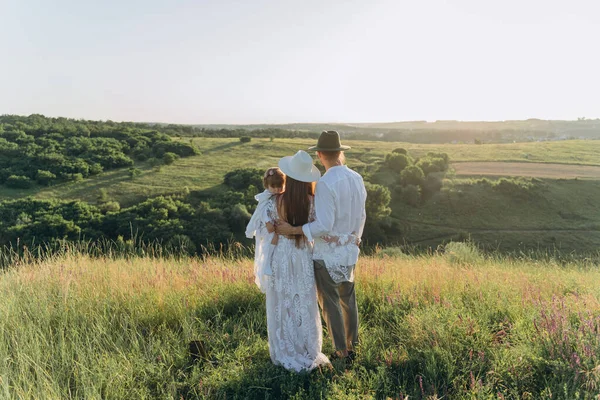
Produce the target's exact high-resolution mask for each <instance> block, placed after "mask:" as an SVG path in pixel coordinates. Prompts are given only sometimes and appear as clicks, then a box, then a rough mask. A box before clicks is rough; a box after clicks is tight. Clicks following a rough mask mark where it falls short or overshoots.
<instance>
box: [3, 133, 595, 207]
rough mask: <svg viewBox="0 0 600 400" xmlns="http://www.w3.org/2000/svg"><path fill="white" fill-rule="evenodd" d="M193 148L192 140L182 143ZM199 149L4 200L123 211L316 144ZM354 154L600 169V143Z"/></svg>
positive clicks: (209, 141)
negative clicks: (164, 162)
mask: <svg viewBox="0 0 600 400" xmlns="http://www.w3.org/2000/svg"><path fill="white" fill-rule="evenodd" d="M181 141H182V142H185V143H189V141H190V139H181ZM191 141H192V143H193V145H194V146H195V147H196V148H198V149H199V151H200V154H199V155H197V156H192V157H187V158H184V159H179V160H176V161H175V162H174V163H173V164H172V165H168V166H162V167H160V169H158V168H155V167H152V166H151V165H149V164H148V163H143V162H140V163H137V164H136V166H137V167H138V168H139V169H140V170H141V171H142V173H141V174H140V175H139V176H136V177H134V178H131V177H130V176H129V174H128V171H127V170H117V171H112V172H106V173H103V174H102V175H100V176H98V177H95V178H94V179H89V180H85V181H82V182H77V183H70V184H65V185H57V186H53V187H50V188H43V187H42V188H40V187H37V188H34V189H31V190H20V189H18V190H13V189H7V188H3V189H2V191H1V192H0V198H5V199H6V198H20V197H24V196H31V195H33V196H35V197H37V198H41V199H50V198H58V199H64V200H77V199H80V200H86V201H90V202H95V201H96V199H97V197H98V195H99V191H100V189H106V191H107V192H108V194H109V196H110V197H112V198H114V199H115V200H116V201H118V202H120V203H121V204H123V205H130V204H133V203H135V202H137V201H140V200H141V199H144V198H146V197H148V196H156V195H162V194H171V193H179V192H182V191H183V190H184V188H185V187H187V188H188V189H189V190H204V189H209V188H212V187H215V186H218V185H220V184H221V183H222V181H223V176H224V175H225V173H227V172H229V171H231V170H233V169H235V168H249V167H256V168H261V169H266V168H268V167H270V166H274V165H276V164H277V161H278V160H279V158H281V157H283V156H286V155H291V154H294V153H295V152H296V151H297V150H299V149H306V148H308V147H309V146H312V145H314V140H312V139H275V140H274V141H270V140H269V139H253V140H252V142H250V143H241V142H240V141H239V140H238V139H227V138H216V139H213V138H194V139H191ZM347 143H348V145H350V146H352V150H351V151H349V152H347V154H346V156H347V159H348V165H349V166H350V167H351V168H356V167H364V166H369V165H373V164H374V163H377V162H380V161H382V160H383V158H384V156H385V154H387V153H389V152H390V151H391V150H393V149H394V148H398V147H402V148H405V149H407V150H408V151H410V153H411V154H412V155H414V156H415V157H419V156H422V155H425V154H426V153H428V152H431V151H433V152H445V153H447V154H448V155H449V157H450V160H451V161H452V162H461V161H520V162H532V163H533V162H537V163H561V164H578V165H598V166H600V141H561V142H543V143H511V144H488V145H473V144H456V145H422V144H410V143H402V142H391V143H387V142H376V141H375V142H374V141H357V140H350V141H347Z"/></svg>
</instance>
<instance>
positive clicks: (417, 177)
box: [400, 165, 425, 186]
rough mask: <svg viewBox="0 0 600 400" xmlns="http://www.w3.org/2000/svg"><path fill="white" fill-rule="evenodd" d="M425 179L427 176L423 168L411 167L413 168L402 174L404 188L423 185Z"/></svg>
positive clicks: (401, 179) (410, 167) (408, 168)
mask: <svg viewBox="0 0 600 400" xmlns="http://www.w3.org/2000/svg"><path fill="white" fill-rule="evenodd" d="M424 179H425V174H424V173H423V171H422V170H421V168H419V167H417V166H415V165H411V166H409V167H407V168H406V169H404V170H403V171H402V172H401V173H400V183H401V184H402V185H403V186H406V185H415V186H419V185H421V184H422V183H423V180H424Z"/></svg>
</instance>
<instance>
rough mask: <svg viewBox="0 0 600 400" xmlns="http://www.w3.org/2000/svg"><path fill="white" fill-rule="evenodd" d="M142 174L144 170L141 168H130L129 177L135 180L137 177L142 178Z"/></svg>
mask: <svg viewBox="0 0 600 400" xmlns="http://www.w3.org/2000/svg"><path fill="white" fill-rule="evenodd" d="M141 174H142V170H140V169H139V168H129V177H130V178H132V179H133V178H135V177H136V176H140V175H141Z"/></svg>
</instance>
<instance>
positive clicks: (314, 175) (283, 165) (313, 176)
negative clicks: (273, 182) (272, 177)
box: [279, 156, 321, 182]
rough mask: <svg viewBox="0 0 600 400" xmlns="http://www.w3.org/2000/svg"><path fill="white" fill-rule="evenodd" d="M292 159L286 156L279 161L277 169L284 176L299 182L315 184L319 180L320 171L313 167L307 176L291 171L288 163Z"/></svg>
mask: <svg viewBox="0 0 600 400" xmlns="http://www.w3.org/2000/svg"><path fill="white" fill-rule="evenodd" d="M292 157H293V156H287V157H283V158H282V159H281V160H279V169H280V170H281V171H283V173H284V174H285V175H286V176H289V177H292V178H294V179H295V180H297V181H300V182H316V181H318V180H319V178H320V177H321V171H319V169H318V168H317V167H315V166H314V165H313V166H312V169H311V171H310V173H307V174H302V173H298V172H295V171H292V169H291V167H290V161H291V160H292Z"/></svg>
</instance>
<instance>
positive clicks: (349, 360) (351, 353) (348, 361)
mask: <svg viewBox="0 0 600 400" xmlns="http://www.w3.org/2000/svg"><path fill="white" fill-rule="evenodd" d="M354 360H356V353H355V352H354V350H350V351H348V355H347V356H346V364H348V366H351V365H352V364H354Z"/></svg>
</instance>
